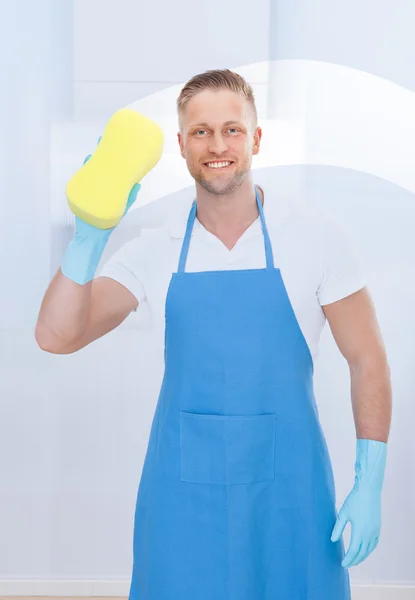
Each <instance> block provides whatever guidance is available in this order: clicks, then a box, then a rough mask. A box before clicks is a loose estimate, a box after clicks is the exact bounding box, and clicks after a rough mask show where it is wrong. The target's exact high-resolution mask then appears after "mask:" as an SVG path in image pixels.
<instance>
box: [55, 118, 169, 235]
mask: <svg viewBox="0 0 415 600" xmlns="http://www.w3.org/2000/svg"><path fill="white" fill-rule="evenodd" d="M163 146H164V135H163V132H162V130H161V128H160V126H159V125H157V123H155V122H154V121H152V120H151V119H149V118H147V117H145V116H144V115H142V114H140V113H138V112H136V111H135V110H133V109H130V108H122V109H121V110H119V111H117V112H116V113H114V114H113V115H112V117H111V118H110V120H109V121H108V123H107V125H106V127H105V129H104V133H103V135H102V138H101V141H100V143H99V144H98V146H97V148H96V150H95V152H94V153H93V154H92V156H91V158H90V159H89V160H88V161H87V162H86V163H85V164H84V165H83V166H82V167H81V168H80V169H79V170H78V171H77V172H76V173H75V174H74V175H73V176H72V177H71V179H70V180H69V182H68V184H67V186H66V196H67V200H68V204H69V208H70V209H71V211H72V212H73V213H74V214H75V215H76V216H77V217H79V218H80V219H82V220H83V221H86V222H87V223H89V224H90V225H93V226H94V227H98V228H99V229H109V228H111V227H115V225H117V224H118V223H119V221H120V220H121V219H122V217H123V215H124V212H125V209H126V206H127V201H128V196H129V194H130V191H131V189H132V187H133V186H134V184H135V183H138V182H140V181H141V179H142V178H143V177H144V175H146V173H148V172H149V171H150V170H151V169H152V168H153V167H154V166H155V165H156V164H157V163H158V161H159V160H160V158H161V155H162V152H163Z"/></svg>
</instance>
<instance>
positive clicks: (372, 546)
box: [367, 536, 379, 556]
mask: <svg viewBox="0 0 415 600" xmlns="http://www.w3.org/2000/svg"><path fill="white" fill-rule="evenodd" d="M378 544H379V536H376V537H375V538H374V539H373V540H372V541H371V542H370V544H369V548H368V551H367V555H368V556H369V554H372V552H373V551H374V550H376V547H377V545H378Z"/></svg>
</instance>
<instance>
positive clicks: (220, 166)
mask: <svg viewBox="0 0 415 600" xmlns="http://www.w3.org/2000/svg"><path fill="white" fill-rule="evenodd" d="M233 163H234V161H233V160H223V161H212V162H207V163H203V164H204V165H205V167H208V168H209V169H212V170H214V171H224V170H225V169H227V168H228V167H231V166H232V165H233Z"/></svg>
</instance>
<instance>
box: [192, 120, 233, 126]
mask: <svg viewBox="0 0 415 600" xmlns="http://www.w3.org/2000/svg"><path fill="white" fill-rule="evenodd" d="M234 123H237V124H238V125H241V123H240V122H239V121H225V123H224V124H223V125H224V126H225V125H232V124H234ZM190 127H191V128H192V127H210V125H209V123H195V124H194V125H190Z"/></svg>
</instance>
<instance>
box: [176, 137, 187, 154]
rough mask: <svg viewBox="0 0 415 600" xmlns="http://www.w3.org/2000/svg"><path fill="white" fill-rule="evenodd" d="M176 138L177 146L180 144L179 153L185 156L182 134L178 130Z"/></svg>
mask: <svg viewBox="0 0 415 600" xmlns="http://www.w3.org/2000/svg"><path fill="white" fill-rule="evenodd" d="M177 140H178V142H179V146H180V154H181V155H182V158H186V154H185V150H184V143H183V136H182V134H181V133H180V131H178V132H177Z"/></svg>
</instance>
